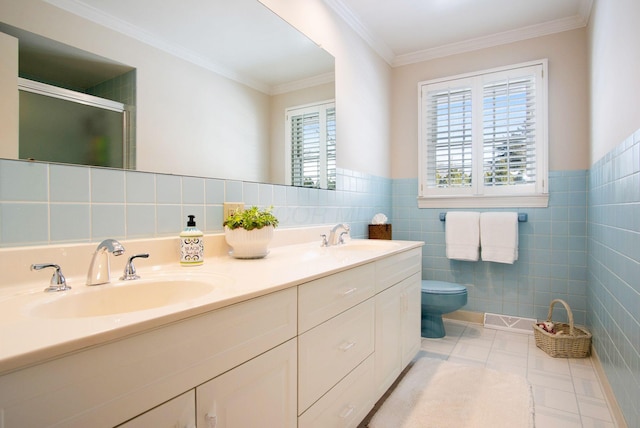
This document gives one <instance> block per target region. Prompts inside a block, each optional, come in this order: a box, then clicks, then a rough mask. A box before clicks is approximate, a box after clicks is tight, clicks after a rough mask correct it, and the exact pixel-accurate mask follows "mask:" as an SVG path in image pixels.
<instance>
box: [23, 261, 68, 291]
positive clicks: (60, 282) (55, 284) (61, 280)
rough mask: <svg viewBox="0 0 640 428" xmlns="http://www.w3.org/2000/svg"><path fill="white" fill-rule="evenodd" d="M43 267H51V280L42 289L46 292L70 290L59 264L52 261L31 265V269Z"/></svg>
mask: <svg viewBox="0 0 640 428" xmlns="http://www.w3.org/2000/svg"><path fill="white" fill-rule="evenodd" d="M45 268H53V269H55V270H54V271H53V276H52V277H51V282H50V283H49V286H48V287H47V288H45V289H44V291H46V292H50V291H67V290H71V287H70V286H68V285H67V280H66V279H65V277H64V275H63V274H62V269H60V266H58V265H57V264H54V263H38V264H33V265H31V270H40V269H45Z"/></svg>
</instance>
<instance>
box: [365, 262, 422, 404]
mask: <svg viewBox="0 0 640 428" xmlns="http://www.w3.org/2000/svg"><path fill="white" fill-rule="evenodd" d="M420 293H421V291H420V274H419V273H415V274H413V275H412V276H410V277H409V278H406V279H404V280H403V281H401V282H400V283H398V284H396V285H394V286H393V287H391V288H387V289H386V290H384V291H383V292H381V293H379V294H378V295H377V296H376V349H375V351H376V352H375V381H376V392H377V393H378V397H380V396H382V394H384V392H385V391H386V390H387V389H388V388H389V387H390V386H391V384H392V383H393V382H394V381H395V380H396V378H397V377H398V376H399V375H400V372H401V371H402V370H403V369H404V368H405V367H406V366H407V364H409V363H410V362H411V360H412V359H413V357H415V355H416V353H417V352H418V350H419V349H420V311H421V302H420V298H421V295H420Z"/></svg>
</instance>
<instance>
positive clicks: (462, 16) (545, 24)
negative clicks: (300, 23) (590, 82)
mask: <svg viewBox="0 0 640 428" xmlns="http://www.w3.org/2000/svg"><path fill="white" fill-rule="evenodd" d="M324 1H325V2H326V3H327V4H328V5H330V6H331V7H332V8H333V9H334V10H335V11H336V12H337V13H338V14H339V15H340V16H341V17H342V18H343V19H345V20H346V21H347V23H349V24H350V25H351V27H352V28H354V29H355V30H356V32H358V33H359V34H360V35H361V36H362V37H363V38H364V39H365V40H366V41H367V42H368V43H369V44H370V45H371V46H372V47H373V48H374V49H375V50H376V52H378V54H380V55H381V56H382V57H383V58H384V59H385V60H386V61H387V62H388V63H389V64H391V65H392V66H398V65H404V64H410V63H414V62H419V61H425V60H428V59H433V58H437V57H442V56H447V55H451V54H456V53H462V52H467V51H471V50H475V49H481V48H485V47H490V46H496V45H500V44H504V43H510V42H515V41H518V40H524V39H528V38H532V37H538V36H543V35H546V34H552V33H557V32H560V31H567V30H571V29H574V28H580V27H584V26H586V25H587V23H588V20H589V15H590V13H591V6H592V3H593V0H393V1H371V0H324Z"/></svg>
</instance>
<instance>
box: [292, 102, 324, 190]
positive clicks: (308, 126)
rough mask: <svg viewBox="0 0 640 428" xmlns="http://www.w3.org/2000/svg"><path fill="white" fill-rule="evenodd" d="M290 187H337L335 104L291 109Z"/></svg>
mask: <svg viewBox="0 0 640 428" xmlns="http://www.w3.org/2000/svg"><path fill="white" fill-rule="evenodd" d="M286 118H287V129H288V130H289V133H288V135H287V147H288V150H287V153H288V157H287V162H286V168H287V184H290V185H293V186H298V187H313V188H321V189H335V188H336V113H335V106H334V104H333V103H332V102H331V103H323V104H319V105H308V106H302V107H296V108H292V109H288V110H287V112H286Z"/></svg>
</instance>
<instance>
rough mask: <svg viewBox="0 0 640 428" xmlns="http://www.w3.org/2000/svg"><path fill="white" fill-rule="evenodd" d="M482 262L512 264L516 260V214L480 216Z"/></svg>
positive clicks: (500, 213) (484, 214)
mask: <svg viewBox="0 0 640 428" xmlns="http://www.w3.org/2000/svg"><path fill="white" fill-rule="evenodd" d="M480 246H481V247H482V260H484V261H487V262H498V263H508V264H513V262H515V261H516V260H518V213H514V212H489V213H482V214H480Z"/></svg>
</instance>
